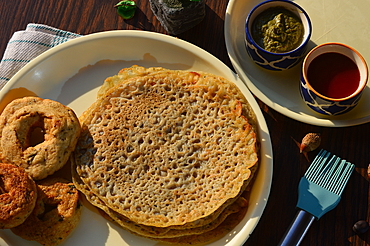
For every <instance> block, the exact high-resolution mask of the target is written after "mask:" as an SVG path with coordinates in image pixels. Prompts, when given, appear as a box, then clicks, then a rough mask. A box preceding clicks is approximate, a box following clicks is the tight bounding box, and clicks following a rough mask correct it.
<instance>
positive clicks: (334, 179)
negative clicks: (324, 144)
mask: <svg viewBox="0 0 370 246" xmlns="http://www.w3.org/2000/svg"><path fill="white" fill-rule="evenodd" d="M330 155H331V154H330V152H327V151H326V150H320V152H319V154H318V155H317V156H316V157H315V159H314V160H313V162H312V164H311V165H310V166H309V168H308V169H307V171H306V173H305V175H304V177H305V178H306V179H307V180H309V181H310V182H313V183H315V184H317V185H319V186H321V187H322V188H324V189H326V190H328V191H330V192H332V193H334V194H337V195H338V196H340V195H342V192H343V190H344V187H345V186H346V184H347V181H348V179H349V177H350V176H351V174H352V171H353V169H354V165H353V164H351V163H349V162H347V161H346V160H341V158H339V157H337V156H335V155H333V156H332V157H331V158H330ZM329 158H330V159H329Z"/></svg>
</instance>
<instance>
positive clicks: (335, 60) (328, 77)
mask: <svg viewBox="0 0 370 246" xmlns="http://www.w3.org/2000/svg"><path fill="white" fill-rule="evenodd" d="M307 79H308V81H309V83H310V84H311V86H312V88H313V89H314V90H316V91H317V92H318V93H320V94H321V95H323V96H326V97H329V98H345V97H348V96H350V95H352V94H353V93H355V91H356V90H357V89H358V88H359V85H360V71H359V69H358V67H357V65H356V64H355V62H354V61H353V60H352V59H350V58H349V57H347V56H345V55H343V54H340V53H337V52H328V53H323V54H321V55H319V56H317V57H315V58H314V59H313V60H312V61H311V63H310V65H309V67H308V69H307Z"/></svg>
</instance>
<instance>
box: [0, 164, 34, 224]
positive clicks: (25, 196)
mask: <svg viewBox="0 0 370 246" xmlns="http://www.w3.org/2000/svg"><path fill="white" fill-rule="evenodd" d="M36 197H37V190H36V185H35V182H34V181H33V180H32V179H31V177H29V175H28V174H27V173H26V172H25V171H24V170H23V168H20V167H17V166H14V165H11V164H5V163H0V228H1V229H8V228H12V227H15V226H18V225H20V224H22V223H23V222H24V221H25V220H26V218H27V217H28V216H29V215H30V214H31V212H32V210H33V208H34V207H35V203H36Z"/></svg>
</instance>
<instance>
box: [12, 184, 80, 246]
mask: <svg viewBox="0 0 370 246" xmlns="http://www.w3.org/2000/svg"><path fill="white" fill-rule="evenodd" d="M36 184H37V188H38V189H37V190H38V194H37V201H36V205H35V208H34V210H33V212H32V213H31V215H30V216H29V217H28V218H27V219H26V221H25V222H24V223H23V224H21V225H19V226H17V227H14V228H12V229H11V230H12V231H13V233H15V234H16V235H18V236H20V237H22V238H24V239H26V240H30V241H37V242H39V243H40V244H42V245H44V246H53V245H58V244H60V243H61V242H62V241H64V240H65V239H66V238H67V236H68V235H69V234H70V233H71V232H72V231H73V229H74V228H75V227H76V225H77V224H78V222H79V220H80V215H81V204H80V201H79V193H78V190H77V189H76V187H75V186H74V185H73V183H72V182H69V181H68V180H65V179H62V178H47V179H44V180H40V181H37V182H36Z"/></svg>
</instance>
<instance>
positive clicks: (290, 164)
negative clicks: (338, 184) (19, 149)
mask: <svg viewBox="0 0 370 246" xmlns="http://www.w3.org/2000/svg"><path fill="white" fill-rule="evenodd" d="M117 2H118V1H116V0H99V1H98V0H83V1H80V0H0V54H1V56H2V54H3V53H4V51H5V48H6V45H7V42H8V40H9V39H10V38H11V36H12V34H13V33H14V32H15V31H18V30H22V29H25V27H26V25H27V24H28V23H40V24H47V25H50V26H54V27H57V28H60V29H63V30H67V31H71V32H76V33H79V34H90V33H94V32H101V31H108V30H146V31H154V32H159V33H165V34H167V33H166V32H165V29H164V28H163V27H162V26H161V25H160V23H159V21H158V20H157V19H156V18H155V16H154V15H153V13H152V11H151V10H150V8H149V1H148V0H137V1H136V2H137V5H138V11H137V13H136V15H135V17H134V18H133V19H131V20H123V19H122V18H120V17H119V16H118V15H117V14H116V10H115V8H114V7H113V6H114V5H115V4H116V3H117ZM227 4H228V1H227V0H206V5H207V7H206V18H205V19H204V20H203V21H202V23H200V24H199V25H197V26H196V27H194V28H192V29H191V30H189V31H187V32H185V33H183V34H180V35H178V38H180V39H183V40H186V41H188V42H190V43H193V44H195V45H197V46H199V47H201V48H203V49H204V50H206V51H208V52H209V53H211V54H213V55H214V56H216V57H217V58H219V59H220V60H221V61H223V62H224V63H225V64H226V65H227V66H229V67H230V68H232V65H231V62H230V59H229V57H228V54H227V50H226V47H225V41H224V40H225V39H224V20H225V11H226V8H227ZM259 103H260V106H261V109H262V110H263V112H264V116H265V119H266V121H267V124H268V127H269V131H270V136H271V141H272V145H273V154H274V157H273V161H274V171H273V180H272V187H271V193H270V197H269V200H268V204H267V206H266V209H265V211H264V213H263V215H262V217H261V219H260V222H259V223H258V225H257V227H256V228H255V230H254V231H253V233H252V234H251V236H250V237H249V239H248V241H247V242H246V243H245V244H244V245H246V246H265V245H266V246H267V245H277V244H278V242H279V241H280V239H281V237H282V236H283V234H284V232H285V230H286V229H287V228H288V226H289V224H290V223H291V221H292V219H293V218H294V216H295V214H296V211H297V210H296V208H295V205H296V201H297V187H298V182H299V179H300V178H301V177H302V175H303V174H304V172H305V171H306V168H307V167H308V165H309V163H308V161H307V160H306V159H305V157H304V156H303V155H302V154H300V153H299V151H298V147H297V145H296V144H295V142H294V141H293V138H294V139H296V140H298V141H300V140H301V139H302V138H303V136H304V135H305V134H306V133H309V132H318V133H321V136H322V143H321V147H322V148H324V149H327V150H328V151H330V152H332V153H335V154H337V155H339V156H340V157H342V158H344V159H347V160H348V161H350V162H352V163H354V164H355V165H356V169H355V171H354V173H353V175H352V177H351V179H350V181H349V183H348V185H347V188H346V189H345V191H344V193H343V195H342V199H341V202H340V203H339V205H338V206H337V207H336V208H335V209H334V210H333V211H330V212H329V213H327V214H326V215H325V216H323V217H322V218H321V219H320V220H318V221H315V222H314V223H313V225H312V227H311V228H310V230H309V231H308V233H307V235H306V237H305V239H304V240H303V242H302V244H301V245H304V246H313V245H325V246H327V245H330V246H331V245H335V246H342V245H343V246H344V245H356V246H360V245H368V244H370V231H369V232H368V233H365V234H363V235H360V236H359V235H356V234H355V233H354V232H353V231H352V226H353V224H354V223H355V222H356V221H358V220H360V219H364V220H368V219H369V206H368V201H369V199H368V198H369V189H368V188H369V179H368V178H367V166H368V164H369V163H370V151H369V137H370V125H369V123H367V124H362V125H359V126H352V127H343V128H327V127H318V126H313V125H308V124H304V123H301V122H298V121H296V120H294V119H290V118H287V117H285V116H283V115H282V114H280V113H278V112H276V111H274V110H273V109H271V108H268V107H267V106H265V105H264V104H263V103H262V102H259ZM316 154H317V152H312V153H310V154H309V157H310V158H311V159H313V157H314V156H315V155H316Z"/></svg>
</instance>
